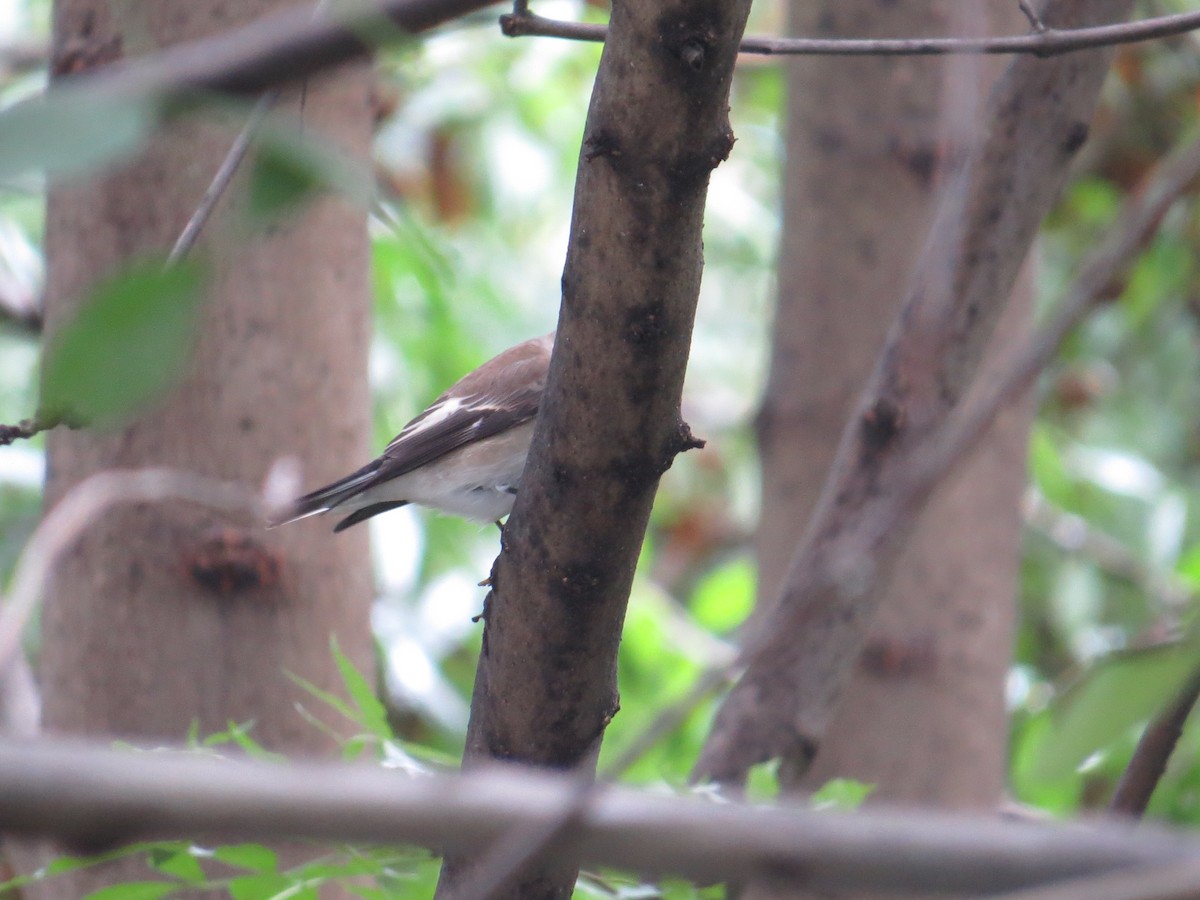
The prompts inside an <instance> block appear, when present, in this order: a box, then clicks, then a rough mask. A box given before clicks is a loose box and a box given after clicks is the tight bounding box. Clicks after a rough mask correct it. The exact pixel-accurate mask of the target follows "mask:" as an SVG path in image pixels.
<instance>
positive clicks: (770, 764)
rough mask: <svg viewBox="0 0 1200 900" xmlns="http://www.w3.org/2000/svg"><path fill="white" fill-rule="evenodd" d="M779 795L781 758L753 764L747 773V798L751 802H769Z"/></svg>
mask: <svg viewBox="0 0 1200 900" xmlns="http://www.w3.org/2000/svg"><path fill="white" fill-rule="evenodd" d="M778 796H779V760H778V758H776V759H769V760H767V761H766V762H763V763H758V764H757V765H754V766H751V767H750V771H749V772H747V773H746V798H747V799H748V800H749V801H750V802H751V803H767V802H769V801H771V800H774V799H775V798H776V797H778Z"/></svg>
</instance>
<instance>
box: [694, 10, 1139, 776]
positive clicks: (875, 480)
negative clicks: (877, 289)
mask: <svg viewBox="0 0 1200 900" xmlns="http://www.w3.org/2000/svg"><path fill="white" fill-rule="evenodd" d="M1129 9H1130V4H1129V3H1128V2H1125V0H1104V2H1100V0H1087V2H1085V0H1052V2H1050V3H1048V4H1047V5H1046V10H1045V16H1046V20H1047V24H1049V25H1050V26H1051V27H1056V26H1064V25H1068V24H1079V25H1086V24H1091V23H1093V22H1097V21H1116V20H1119V19H1121V18H1123V17H1124V16H1126V15H1128V12H1129ZM1110 58H1111V52H1109V51H1105V52H1102V51H1097V52H1087V53H1079V54H1073V55H1070V56H1067V57H1063V58H1061V59H1051V60H1041V59H1034V58H1019V59H1016V60H1014V61H1013V62H1012V63H1011V64H1010V66H1009V67H1008V69H1007V71H1006V72H1005V75H1004V76H1003V77H1002V78H1001V79H1000V81H999V82H998V83H997V88H996V90H995V91H993V93H992V95H991V96H990V97H989V101H988V104H987V107H986V112H985V119H984V123H983V126H982V127H981V129H980V133H979V142H978V144H977V145H976V146H975V147H974V148H973V150H972V152H971V153H970V155H969V156H968V158H967V162H966V164H965V165H964V167H963V170H962V172H961V175H960V176H959V177H956V178H954V179H952V180H951V181H950V182H949V184H948V185H947V189H946V194H945V199H944V200H943V202H942V203H941V204H940V206H939V211H938V214H937V216H936V218H935V220H934V223H933V226H932V228H931V230H930V236H929V238H928V240H927V241H926V243H925V245H924V248H923V249H922V252H921V254H920V255H919V257H918V260H917V263H916V266H915V268H914V271H913V275H912V278H911V279H910V282H909V285H908V288H907V289H906V291H905V301H904V306H903V309H902V312H901V314H900V316H899V318H898V319H897V321H896V324H895V325H894V326H893V329H892V331H891V333H890V334H889V337H888V340H887V342H886V344H885V348H884V350H883V352H882V354H881V355H880V358H879V361H878V363H877V365H876V367H875V369H874V372H873V374H872V376H871V379H870V382H869V384H868V386H867V388H866V390H865V391H864V393H863V395H862V396H861V397H860V399H859V400H858V401H857V403H856V409H855V413H854V415H853V416H852V418H851V419H850V421H849V422H848V424H847V425H846V426H845V428H844V429H843V431H842V435H841V439H840V443H839V447H838V451H837V455H836V458H835V462H834V465H833V470H832V472H831V474H830V476H829V478H828V479H827V480H826V482H825V486H824V488H823V489H822V493H821V496H820V499H819V500H818V502H817V505H816V510H815V512H814V515H813V518H812V522H811V524H810V525H809V528H808V530H807V532H806V533H805V536H804V538H803V539H802V540H801V542H800V544H799V546H798V548H797V551H796V553H795V555H794V556H793V557H792V560H791V562H790V564H789V566H788V573H787V575H786V576H785V584H784V587H783V595H782V601H781V604H780V606H779V608H778V609H777V610H776V611H775V612H774V613H772V614H771V615H770V616H769V618H767V619H765V620H764V621H766V622H768V623H769V627H766V628H759V629H756V631H755V632H754V633H752V635H751V637H750V644H749V649H748V653H747V661H748V663H749V665H748V669H747V672H746V674H745V675H744V676H743V678H742V679H741V680H740V681H739V683H738V684H737V685H736V686H735V688H734V689H733V691H732V692H731V693H730V695H729V697H727V698H726V700H725V702H724V703H723V704H722V707H721V709H720V711H719V712H718V715H717V719H716V722H715V723H714V727H713V731H712V733H711V734H710V736H709V740H708V742H707V744H706V745H705V749H704V751H703V753H702V755H701V759H700V761H699V763H698V764H697V766H696V770H695V774H696V776H697V777H711V778H714V779H716V780H718V781H727V782H736V781H740V780H741V779H742V778H744V776H745V773H746V771H747V769H748V768H749V767H750V766H752V765H754V764H755V763H757V762H761V761H764V760H767V759H771V758H774V757H782V758H784V759H786V760H789V761H790V762H791V763H792V764H793V770H794V771H795V773H796V774H797V775H799V774H802V773H803V771H804V770H805V769H806V768H807V767H808V765H809V764H810V762H811V760H812V757H813V755H814V754H815V753H816V751H817V749H818V748H819V746H820V744H821V743H822V741H823V739H824V737H825V735H826V732H827V729H828V725H829V721H830V717H831V713H832V710H833V708H834V705H835V703H836V701H837V699H838V695H839V693H840V692H841V690H842V688H843V686H844V685H845V683H846V681H847V679H848V678H849V676H850V674H851V673H852V671H853V668H854V665H855V663H856V661H857V660H858V658H859V653H860V651H861V649H862V647H863V645H864V643H865V639H866V632H867V628H868V626H869V624H870V622H871V619H872V616H873V614H874V612H875V610H876V608H877V606H878V603H879V600H880V597H881V594H882V591H883V590H884V589H885V587H886V585H887V583H888V579H889V576H890V574H891V571H892V569H893V563H894V561H895V554H896V553H897V552H898V551H899V550H900V548H901V547H902V546H903V545H904V543H905V539H906V538H907V537H908V534H909V532H910V530H911V528H912V526H913V517H914V516H915V515H916V514H917V513H918V512H919V511H920V510H921V509H922V508H923V506H924V503H925V501H926V500H927V499H928V492H929V490H930V489H931V488H932V487H933V486H934V485H933V483H932V482H931V481H930V480H929V474H930V473H928V472H926V471H925V469H924V468H923V465H922V458H923V456H924V455H926V454H927V453H928V451H929V448H930V446H931V443H933V442H936V441H937V440H938V439H939V437H940V435H941V434H942V433H944V432H945V431H946V423H947V422H949V421H951V415H952V413H954V411H955V410H956V409H958V408H959V406H960V403H961V401H962V399H963V396H964V394H965V393H966V391H967V390H968V388H969V386H970V384H971V383H972V379H973V377H974V375H975V373H976V371H977V370H978V368H979V366H980V364H981V362H982V357H983V351H984V349H985V348H986V346H987V344H988V341H989V339H990V338H991V336H992V334H993V332H994V330H995V328H996V325H997V322H998V321H999V319H1000V313H1001V310H1002V309H1003V308H1004V301H1005V299H1006V297H1007V296H1008V294H1009V293H1010V291H1011V290H1012V287H1013V285H1014V284H1015V282H1016V279H1017V276H1018V272H1019V270H1020V266H1021V262H1022V260H1023V259H1024V257H1025V255H1026V254H1027V252H1028V248H1029V246H1030V244H1031V243H1032V241H1033V238H1034V235H1035V233H1036V229H1037V227H1038V224H1039V223H1040V222H1041V220H1042V218H1043V217H1044V215H1045V214H1046V212H1047V211H1048V209H1049V207H1050V204H1051V202H1052V201H1053V199H1054V198H1055V197H1056V196H1057V194H1058V192H1059V190H1060V188H1061V185H1062V184H1063V182H1064V180H1065V178H1066V174H1067V168H1068V165H1069V163H1070V160H1071V158H1072V156H1073V154H1074V153H1075V151H1077V150H1078V148H1079V147H1080V145H1081V144H1082V143H1083V141H1084V140H1085V139H1086V136H1087V122H1088V120H1089V119H1090V117H1091V110H1092V108H1093V106H1094V104H1095V100H1096V97H1097V95H1098V93H1099V89H1100V85H1101V83H1102V81H1103V78H1104V74H1105V72H1106V71H1107V68H1108V61H1109V60H1110Z"/></svg>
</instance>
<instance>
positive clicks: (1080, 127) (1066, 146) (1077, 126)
mask: <svg viewBox="0 0 1200 900" xmlns="http://www.w3.org/2000/svg"><path fill="white" fill-rule="evenodd" d="M1087 137H1088V126H1087V122H1074V123H1072V125H1071V127H1070V128H1068V129H1067V136H1066V137H1065V138H1063V142H1062V149H1063V153H1065V154H1066V155H1067V156H1073V155H1074V154H1075V152H1076V151H1077V150H1079V148H1080V147H1082V146H1083V144H1084V142H1085V141H1086V140H1087Z"/></svg>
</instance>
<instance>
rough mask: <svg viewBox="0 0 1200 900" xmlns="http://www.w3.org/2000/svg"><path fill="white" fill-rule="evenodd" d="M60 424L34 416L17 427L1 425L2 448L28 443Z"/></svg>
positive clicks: (0, 440)
mask: <svg viewBox="0 0 1200 900" xmlns="http://www.w3.org/2000/svg"><path fill="white" fill-rule="evenodd" d="M58 424H60V423H59V422H55V421H50V422H46V421H43V420H42V419H39V418H38V417H37V416H34V417H33V418H32V419H22V420H21V421H20V422H18V423H17V424H16V425H0V447H7V446H8V445H9V444H12V443H15V442H16V441H22V440H24V441H27V440H29V439H30V438H31V437H33V436H34V435H35V434H41V433H42V432H43V431H49V430H50V429H51V428H54V427H55V426H56V425H58Z"/></svg>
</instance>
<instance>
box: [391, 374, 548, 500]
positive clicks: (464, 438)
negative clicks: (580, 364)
mask: <svg viewBox="0 0 1200 900" xmlns="http://www.w3.org/2000/svg"><path fill="white" fill-rule="evenodd" d="M541 399H542V391H541V387H540V386H539V387H538V388H537V389H533V388H529V389H521V390H517V391H513V392H511V393H509V394H505V395H492V396H477V397H442V398H441V399H440V400H438V402H436V403H435V404H434V405H433V406H431V407H429V409H427V410H426V411H425V412H423V413H421V415H420V416H418V417H417V418H415V419H413V420H412V421H411V422H409V423H408V424H407V425H405V426H404V430H403V431H401V432H400V433H399V434H398V435H396V437H395V439H393V441H392V442H391V443H390V444H388V445H387V449H385V450H384V451H383V455H382V456H381V457H380V458H379V468H378V469H377V470H376V472H375V473H374V475H373V477H372V478H371V479H370V481H371V484H372V485H376V484H380V483H381V482H384V481H387V480H389V479H391V478H397V477H399V476H400V475H404V474H406V473H408V472H411V471H413V470H414V469H419V468H421V466H424V465H428V464H429V463H431V462H433V461H434V460H436V459H439V458H440V457H442V456H445V455H446V454H447V453H450V452H451V451H453V450H457V449H459V448H460V447H464V446H466V445H467V444H473V443H475V442H476V441H482V440H484V439H486V438H489V437H492V436H493V435H497V434H500V433H501V432H504V431H507V430H508V429H510V428H513V427H515V426H517V425H521V424H524V423H525V422H528V421H530V420H531V419H532V418H533V417H534V416H536V415H537V411H538V403H539V402H540V401H541Z"/></svg>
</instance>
